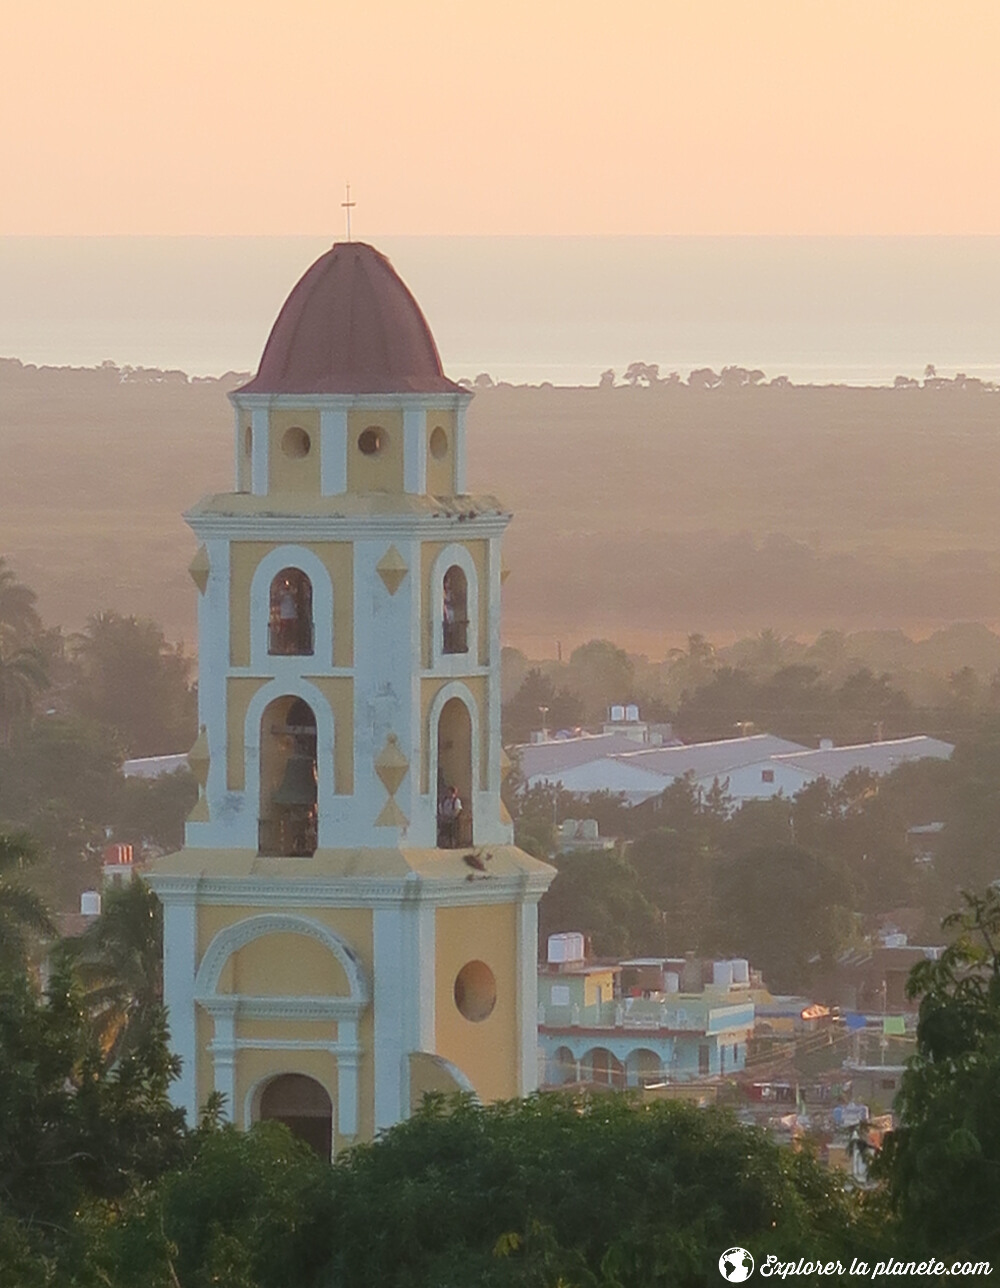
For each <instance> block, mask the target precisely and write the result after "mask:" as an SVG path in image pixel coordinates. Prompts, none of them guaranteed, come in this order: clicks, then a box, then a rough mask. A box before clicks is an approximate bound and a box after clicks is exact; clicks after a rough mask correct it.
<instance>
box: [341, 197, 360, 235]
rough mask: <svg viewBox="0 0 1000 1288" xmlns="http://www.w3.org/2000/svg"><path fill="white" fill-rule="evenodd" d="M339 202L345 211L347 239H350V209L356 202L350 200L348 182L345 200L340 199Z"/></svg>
mask: <svg viewBox="0 0 1000 1288" xmlns="http://www.w3.org/2000/svg"><path fill="white" fill-rule="evenodd" d="M340 204H341V206H343V208H344V209H345V210H346V211H347V240H348V241H350V240H351V211H352V210H353V209H354V207H355V206H356V205H357V204H358V203H357V202H356V201H352V200H351V185H350V184H348V185H347V200H346V201H342V202H341V203H340Z"/></svg>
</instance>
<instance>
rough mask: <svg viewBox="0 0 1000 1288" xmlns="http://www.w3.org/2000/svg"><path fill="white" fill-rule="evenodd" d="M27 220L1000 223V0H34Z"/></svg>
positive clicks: (727, 229)
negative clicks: (37, 0)
mask: <svg viewBox="0 0 1000 1288" xmlns="http://www.w3.org/2000/svg"><path fill="white" fill-rule="evenodd" d="M2 31H3V38H2V43H0V233H3V234H129V233H160V234H175V233H176V234H186V233H200V234H240V233H278V234H290V233H325V232H328V231H330V230H331V229H333V230H334V231H335V232H337V231H339V230H340V229H341V228H342V212H341V211H340V210H339V202H340V201H341V200H342V199H343V188H344V183H345V181H346V180H348V179H349V180H350V181H351V184H352V187H353V195H354V196H355V197H356V198H357V201H358V206H357V210H356V214H355V233H356V235H358V236H362V237H365V236H369V235H379V234H387V233H441V234H452V233H459V234H461V233H558V234H576V233H581V234H586V233H793V234H794V233H822V234H839V233H847V234H850V233H884V234H905V233H950V234H965V233H1000V180H998V178H997V172H996V158H997V142H998V138H997V135H998V125H1000V78H998V73H997V59H998V56H1000V3H997V0H826V2H823V3H821V2H820V0H621V2H619V3H609V2H608V0H600V2H597V0H576V2H575V3H564V2H563V0H464V2H462V3H460V2H458V0H419V2H417V0H353V2H352V3H341V2H340V0H325V2H319V0H282V2H281V3H278V0H272V2H270V3H263V2H261V0H239V3H235V2H233V3H230V0H199V2H197V3H191V2H190V0H169V2H168V0H50V3H47V4H28V3H23V2H18V0H6V3H5V4H4V7H3V23H2Z"/></svg>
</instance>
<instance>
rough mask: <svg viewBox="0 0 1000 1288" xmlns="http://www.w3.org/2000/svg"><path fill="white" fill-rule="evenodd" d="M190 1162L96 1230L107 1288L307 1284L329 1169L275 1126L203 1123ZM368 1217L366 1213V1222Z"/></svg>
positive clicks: (322, 1231)
mask: <svg viewBox="0 0 1000 1288" xmlns="http://www.w3.org/2000/svg"><path fill="white" fill-rule="evenodd" d="M189 1147H190V1150H191V1159H190V1162H189V1163H188V1164H187V1165H186V1166H185V1167H184V1168H182V1169H181V1170H177V1171H173V1172H170V1173H168V1174H166V1175H165V1176H164V1177H163V1178H162V1179H161V1181H160V1183H159V1184H158V1185H157V1186H156V1188H155V1189H147V1190H145V1191H144V1192H142V1193H140V1194H139V1195H138V1197H137V1200H136V1201H134V1202H133V1203H132V1204H130V1205H129V1206H128V1207H127V1209H126V1210H125V1211H124V1212H123V1214H122V1216H121V1218H120V1219H119V1220H117V1221H116V1222H114V1223H111V1224H109V1223H106V1222H105V1223H103V1224H102V1225H100V1226H98V1227H96V1235H97V1237H96V1239H95V1243H96V1247H94V1248H93V1249H92V1251H91V1253H90V1258H89V1259H90V1261H91V1264H92V1265H94V1266H96V1267H100V1270H101V1275H102V1278H101V1282H103V1283H105V1284H107V1285H111V1288H132V1286H133V1285H137V1284H142V1285H143V1288H177V1285H183V1288H287V1286H288V1285H294V1286H295V1288H309V1286H310V1285H319V1284H320V1283H321V1282H324V1280H323V1279H322V1277H321V1275H320V1271H321V1269H322V1267H323V1266H324V1264H325V1263H326V1262H327V1260H328V1258H329V1256H330V1219H331V1189H332V1175H333V1174H332V1172H331V1169H330V1167H329V1165H328V1164H327V1163H324V1162H322V1161H321V1160H320V1159H319V1158H318V1157H317V1156H316V1155H315V1154H314V1153H313V1152H312V1150H310V1149H309V1148H308V1146H306V1145H303V1144H302V1143H301V1142H300V1141H297V1140H296V1139H295V1138H294V1137H293V1136H292V1135H291V1133H290V1132H289V1131H288V1130H287V1129H286V1128H285V1127H283V1126H281V1125H280V1124H278V1123H261V1124H259V1125H257V1126H256V1127H254V1128H253V1129H252V1130H251V1131H250V1132H247V1133H243V1132H239V1131H237V1130H236V1129H235V1128H234V1127H231V1126H227V1127H222V1128H218V1127H211V1126H209V1127H205V1128H202V1129H200V1130H199V1131H198V1132H196V1133H195V1134H194V1137H193V1138H192V1140H191V1142H190V1146H189ZM372 1215H373V1214H369V1218H368V1219H369V1221H370V1220H371V1218H372Z"/></svg>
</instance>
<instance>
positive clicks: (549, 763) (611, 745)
mask: <svg viewBox="0 0 1000 1288" xmlns="http://www.w3.org/2000/svg"><path fill="white" fill-rule="evenodd" d="M636 745H637V744H636V742H635V739H634V738H629V737H627V736H626V735H625V734H621V733H588V734H581V735H580V737H578V738H552V739H550V740H549V741H548V742H525V743H522V744H521V745H520V746H518V747H515V748H513V750H514V752H516V754H517V758H518V761H519V762H520V766H521V773H522V774H523V775H524V777H525V778H527V779H528V780H529V781H531V780H532V779H534V778H546V779H549V780H550V781H551V780H552V775H553V774H557V773H560V772H561V771H562V770H564V769H572V768H573V767H574V766H575V765H585V764H588V763H589V762H590V761H592V760H600V759H601V758H602V757H604V756H611V755H613V754H614V753H615V752H616V751H628V750H630V749H634V748H635V747H636Z"/></svg>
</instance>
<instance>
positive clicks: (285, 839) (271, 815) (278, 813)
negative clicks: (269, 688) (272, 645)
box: [258, 697, 317, 858]
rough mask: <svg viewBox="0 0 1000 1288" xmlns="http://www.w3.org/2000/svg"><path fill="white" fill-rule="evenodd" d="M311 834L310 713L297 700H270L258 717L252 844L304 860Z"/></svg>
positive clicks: (312, 718) (311, 846)
mask: <svg viewBox="0 0 1000 1288" xmlns="http://www.w3.org/2000/svg"><path fill="white" fill-rule="evenodd" d="M316 837H317V792H316V716H315V715H314V713H313V709H312V707H310V706H309V704H308V703H307V702H303V701H302V699H301V698H293V697H285V698H276V699H275V700H274V701H273V702H271V703H269V704H268V706H267V707H266V708H265V709H264V715H263V717H262V719H261V730H260V816H259V828H258V848H259V850H260V853H261V854H269V855H282V856H286V857H290V858H305V857H308V856H309V855H311V854H313V853H315V850H316Z"/></svg>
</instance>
